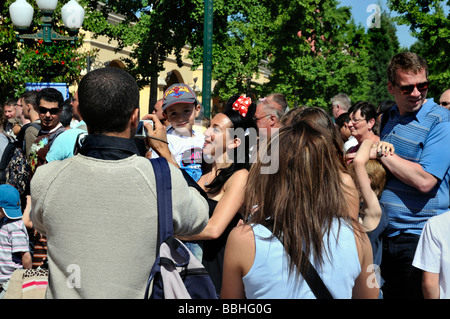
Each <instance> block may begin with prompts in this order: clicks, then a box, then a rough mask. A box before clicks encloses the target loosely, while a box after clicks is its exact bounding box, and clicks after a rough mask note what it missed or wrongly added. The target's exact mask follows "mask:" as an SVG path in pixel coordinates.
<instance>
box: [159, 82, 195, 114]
mask: <svg viewBox="0 0 450 319" xmlns="http://www.w3.org/2000/svg"><path fill="white" fill-rule="evenodd" d="M177 103H192V104H194V105H197V104H198V101H197V97H196V96H195V94H194V91H192V89H191V88H190V87H189V86H188V85H186V84H184V83H177V84H174V85H172V86H170V87H169V88H168V89H167V90H166V91H165V92H164V97H163V105H162V110H163V111H164V110H165V109H167V108H168V107H169V106H171V105H173V104H177Z"/></svg>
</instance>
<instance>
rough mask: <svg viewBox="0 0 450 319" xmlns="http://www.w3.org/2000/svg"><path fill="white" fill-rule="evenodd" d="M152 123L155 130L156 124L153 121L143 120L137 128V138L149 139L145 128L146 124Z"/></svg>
mask: <svg viewBox="0 0 450 319" xmlns="http://www.w3.org/2000/svg"><path fill="white" fill-rule="evenodd" d="M146 122H147V123H150V124H151V125H152V127H153V129H155V124H154V123H153V121H152V120H141V121H139V125H138V128H137V132H136V136H135V137H136V138H146V137H147V129H146V128H145V126H144V123H146Z"/></svg>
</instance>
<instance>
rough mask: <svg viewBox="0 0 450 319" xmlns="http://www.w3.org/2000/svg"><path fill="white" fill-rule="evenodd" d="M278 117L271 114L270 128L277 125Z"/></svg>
mask: <svg viewBox="0 0 450 319" xmlns="http://www.w3.org/2000/svg"><path fill="white" fill-rule="evenodd" d="M277 122H278V121H277V117H276V116H275V115H273V114H269V123H270V126H275V125H276V124H277Z"/></svg>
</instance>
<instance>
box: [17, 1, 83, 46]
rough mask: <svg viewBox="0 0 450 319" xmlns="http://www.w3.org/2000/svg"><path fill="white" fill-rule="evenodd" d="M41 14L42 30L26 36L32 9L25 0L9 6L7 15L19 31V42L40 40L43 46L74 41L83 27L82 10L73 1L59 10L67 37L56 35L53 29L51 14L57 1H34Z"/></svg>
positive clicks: (31, 18) (31, 17)
mask: <svg viewBox="0 0 450 319" xmlns="http://www.w3.org/2000/svg"><path fill="white" fill-rule="evenodd" d="M36 2H37V4H38V6H39V9H40V10H41V12H42V17H41V21H42V29H40V30H38V31H37V32H35V33H31V34H26V33H24V32H26V31H27V30H28V29H29V28H30V26H31V22H32V20H33V13H34V9H33V7H32V6H31V5H30V4H29V3H28V2H27V1H26V0H16V1H15V2H14V3H13V4H11V5H10V6H9V14H10V16H11V20H12V23H13V25H14V27H15V28H16V30H18V31H19V34H18V35H17V37H18V38H19V39H20V41H22V42H23V41H24V40H25V39H31V40H42V41H43V42H44V43H45V44H51V43H52V41H56V40H65V41H76V40H77V39H78V37H77V36H76V35H77V33H78V30H79V29H80V28H81V26H82V25H83V20H84V9H83V7H82V6H80V5H79V4H78V2H76V1H75V0H70V1H69V2H68V3H66V4H65V5H64V6H63V7H62V9H61V16H62V20H63V22H64V25H65V27H66V28H67V29H68V31H69V36H64V35H61V34H58V33H57V32H55V30H54V29H53V12H54V11H55V9H56V6H57V5H58V0H36Z"/></svg>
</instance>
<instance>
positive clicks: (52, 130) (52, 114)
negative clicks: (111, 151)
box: [28, 88, 65, 268]
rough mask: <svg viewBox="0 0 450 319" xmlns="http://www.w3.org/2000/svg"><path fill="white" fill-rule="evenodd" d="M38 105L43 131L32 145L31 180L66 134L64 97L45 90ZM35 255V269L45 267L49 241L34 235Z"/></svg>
mask: <svg viewBox="0 0 450 319" xmlns="http://www.w3.org/2000/svg"><path fill="white" fill-rule="evenodd" d="M36 100H37V105H38V110H39V119H40V120H41V130H40V131H39V134H38V136H37V138H36V140H35V141H34V143H33V144H32V145H31V150H30V156H29V158H28V159H29V163H30V180H31V179H32V177H33V175H34V173H35V172H36V169H37V168H38V167H39V166H41V165H44V164H45V163H46V160H45V157H46V155H47V153H48V150H49V149H50V147H51V144H52V143H53V141H54V140H55V138H56V137H57V136H58V135H59V134H61V133H62V132H64V130H65V129H64V127H63V125H62V124H61V123H60V122H59V115H60V114H61V110H62V108H63V104H64V97H63V95H62V94H61V92H59V91H58V90H56V89H54V88H45V89H42V90H40V91H39V92H38V95H37V98H36ZM34 236H35V239H34V253H33V268H37V267H39V266H43V264H44V261H45V260H46V259H47V239H46V238H45V236H43V235H41V234H39V233H36V232H35V233H34Z"/></svg>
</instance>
